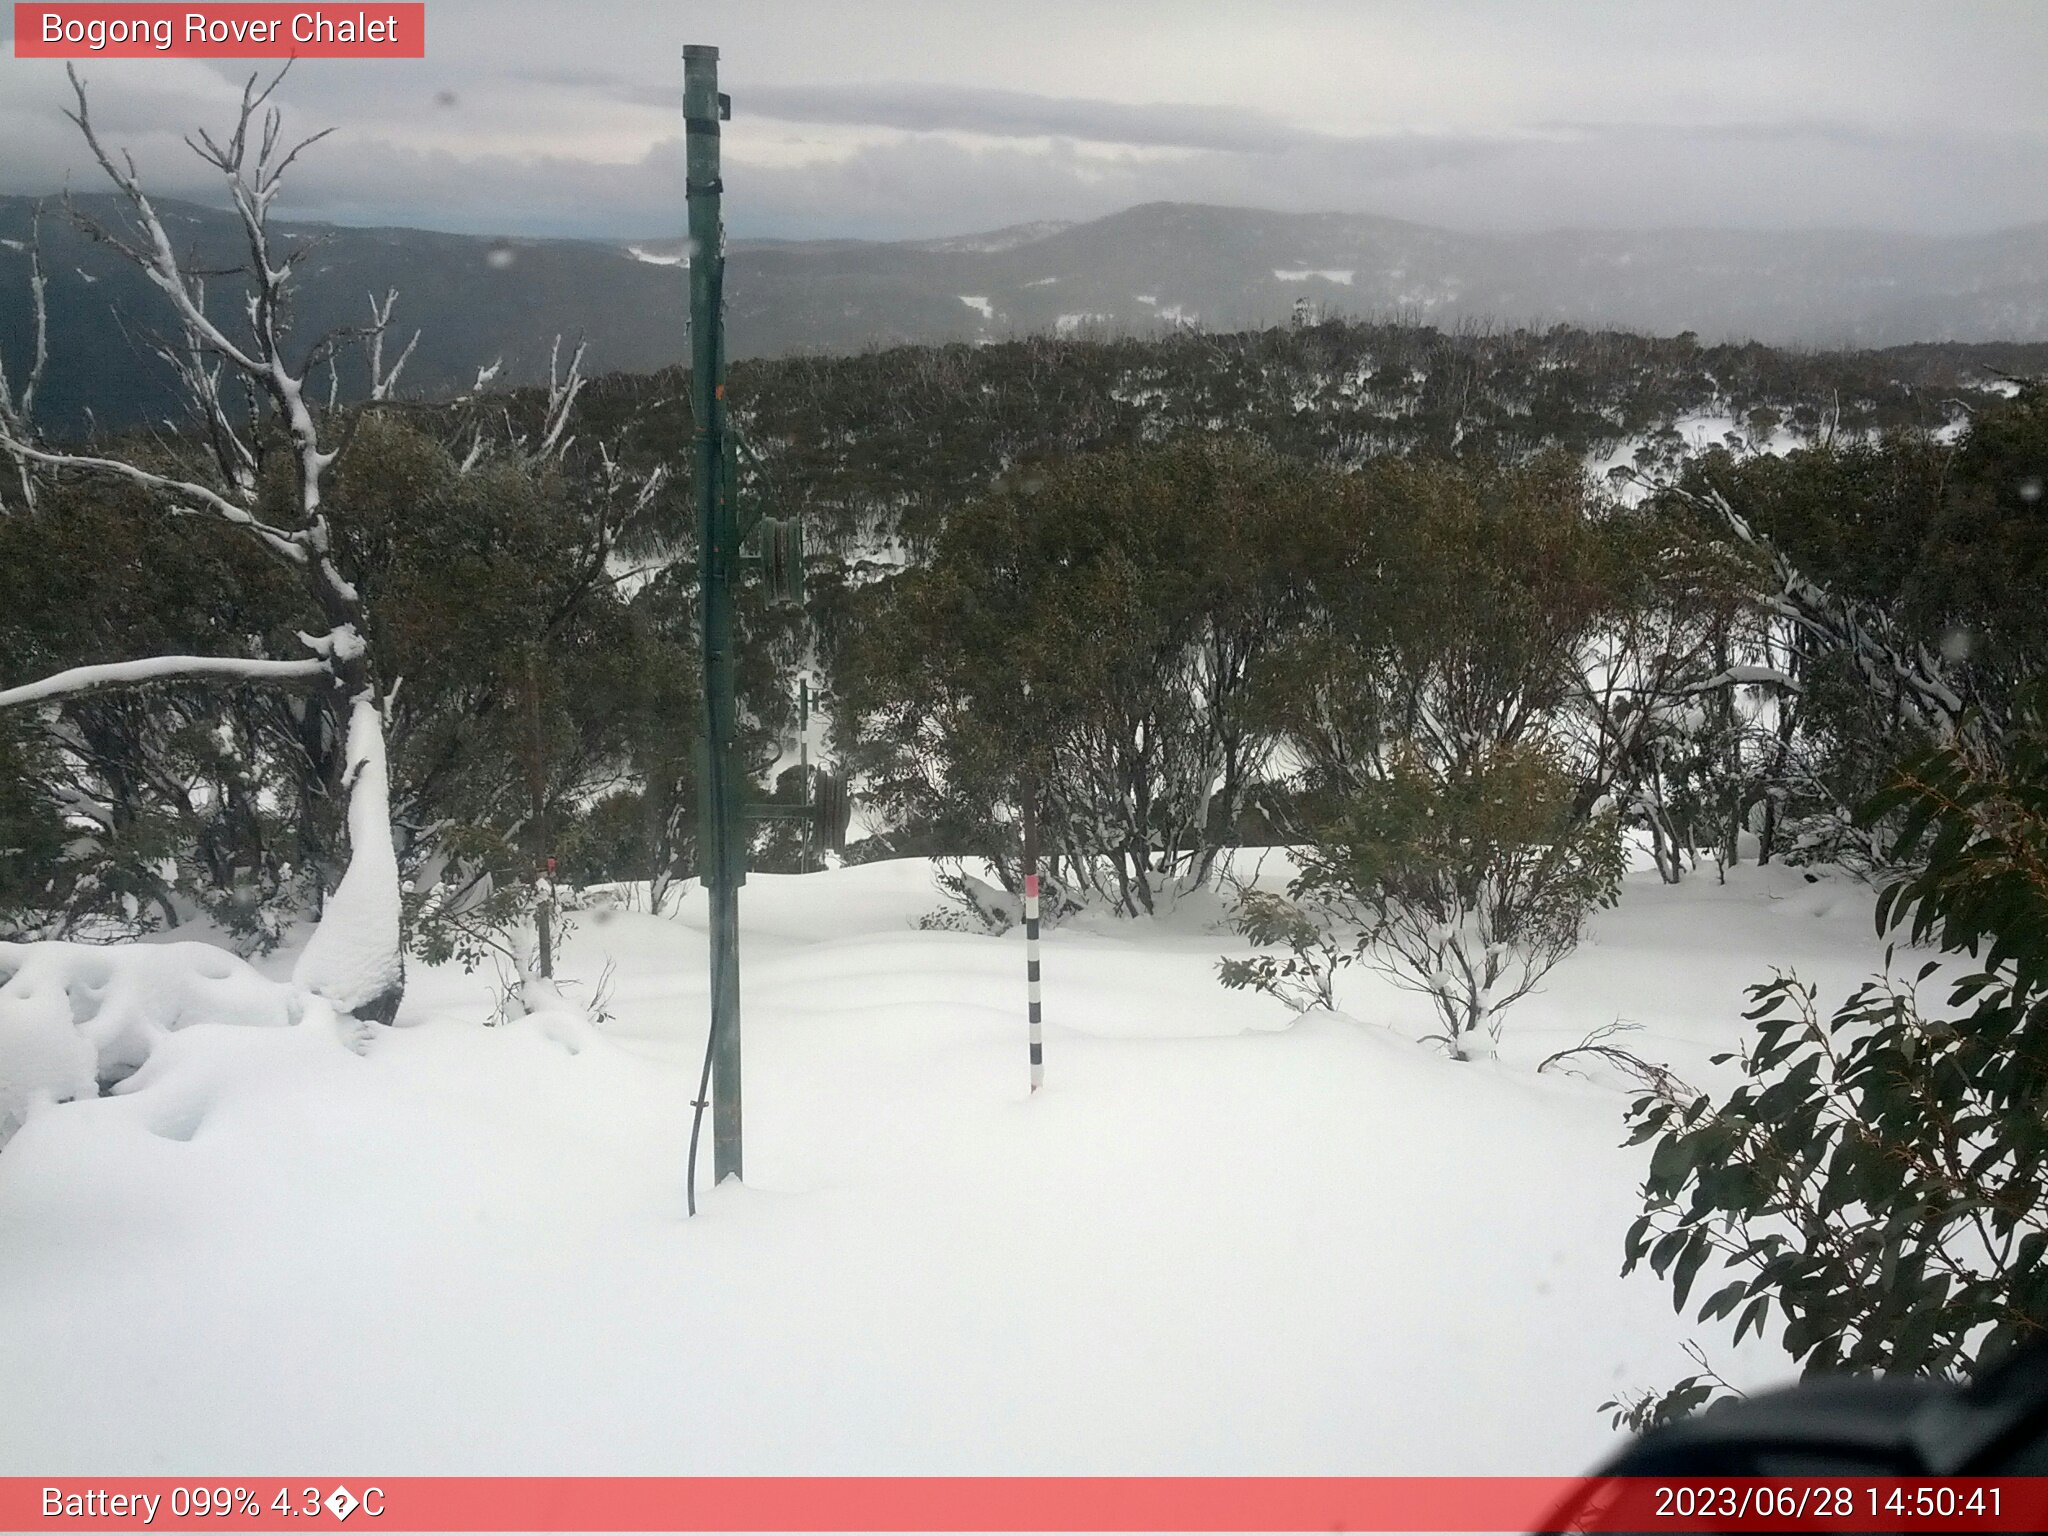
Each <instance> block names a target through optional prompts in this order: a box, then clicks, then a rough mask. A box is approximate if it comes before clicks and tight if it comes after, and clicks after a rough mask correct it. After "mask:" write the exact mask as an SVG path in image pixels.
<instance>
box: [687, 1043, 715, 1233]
mask: <svg viewBox="0 0 2048 1536" xmlns="http://www.w3.org/2000/svg"><path fill="white" fill-rule="evenodd" d="M716 1043H717V1036H716V1034H715V1033H714V1032H713V1031H712V1030H710V1029H707V1030H705V1031H704V1071H703V1074H702V1075H701V1076H700V1077H699V1078H698V1079H697V1097H696V1098H694V1099H692V1100H691V1101H690V1102H691V1104H692V1105H693V1106H695V1109H696V1113H694V1114H693V1115H691V1116H690V1166H689V1170H688V1171H687V1172H686V1173H685V1174H684V1175H683V1194H684V1198H685V1200H686V1202H687V1203H688V1205H689V1208H690V1214H691V1215H692V1216H694V1215H696V1214H697V1138H698V1137H699V1136H700V1135H702V1134H703V1131H704V1111H705V1109H706V1108H707V1107H708V1106H709V1105H710V1103H711V1048H712V1046H713V1045H714V1044H716Z"/></svg>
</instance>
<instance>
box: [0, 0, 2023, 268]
mask: <svg viewBox="0 0 2048 1536" xmlns="http://www.w3.org/2000/svg"><path fill="white" fill-rule="evenodd" d="M371 8H372V9H374V6H373V7H371ZM9 12H10V13H11V7H10V8H9ZM427 24H428V43H427V57H426V58H425V59H424V60H421V61H404V62H374V63H373V62H364V61H358V60H311V61H307V62H305V63H301V64H299V65H297V66H295V68H294V69H293V71H292V74H291V76H290V78H289V79H288V80H287V81H286V83H285V87H284V89H283V90H282V92H281V96H282V98H283V100H284V102H285V105H286V108H287V111H288V114H289V118H290V123H289V126H292V127H298V128H303V129H306V130H311V129H313V128H317V127H326V126H328V125H334V126H336V127H337V129H338V131H337V132H336V133H335V135H334V136H333V137H332V138H331V139H329V140H328V141H326V142H325V143H323V144H322V145H320V146H319V147H318V148H317V149H316V150H314V151H311V152H309V156H308V158H307V159H306V160H305V161H303V162H302V165H303V167H304V168H303V171H302V172H298V173H296V174H295V176H294V179H293V180H292V181H291V182H290V184H289V187H288V190H287V193H286V195H285V198H284V199H283V202H282V204H281V207H280V211H281V212H283V213H285V214H286V215H288V216H297V217H305V218H321V219H332V220H336V221H340V222H345V223H358V224H360V223H390V224H408V225H420V226H425V227H429V228H440V229H451V230H463V231H471V232H478V233H511V234H579V235H581V234H587V235H610V236H619V235H623V236H651V235H667V234H674V233H677V232H679V231H680V229H681V227H682V221H683V212H682V173H681V165H682V134H681V129H682V123H681V85H680V82H681V72H682V64H681V57H680V55H681V50H682V47H683V45H684V44H685V43H713V44H716V45H718V47H719V48H720V50H721V53H722V56H723V57H722V64H721V69H722V84H723V86H724V89H725V90H726V91H728V92H729V93H730V94H731V96H732V97H733V102H734V109H733V120H732V121H731V122H730V123H728V124H727V125H726V130H725V140H724V152H725V185H726V218H727V224H728V227H729V228H730V229H731V231H732V232H733V233H734V234H735V235H741V236H744V235H781V236H795V237H814V236H859V237H870V238H899V237H908V236H923V235H939V234H956V233H963V232H966V231H971V230H982V229H991V228H995V227H998V226H1001V225H1005V224H1013V223H1019V222H1023V221H1026V220H1036V219H1079V218H1088V217H1092V216H1095V215H1098V214H1102V213H1107V212H1111V211H1114V210H1116V209H1119V208H1124V207H1129V206H1130V205H1132V204H1135V203H1141V202H1149V201H1153V200H1157V199H1175V200H1185V201H1200V202H1214V203H1231V204H1241V205H1250V206H1257V207H1266V208H1279V209H1290V210H1341V211H1353V212H1370V213H1383V214H1391V215H1395V216H1398V217H1403V218H1410V219H1417V220H1422V221H1425V222H1430V223H1438V224H1445V225H1450V226H1453V227H1457V228H1464V229H1495V228H1543V227H1558V226H1570V225H1599V226H1610V227H1614V226H1619V227H1630V226H1671V225H1706V226H1744V227H1810V226H1816V225H1826V226H1864V227H1876V228H1886V229H1903V230H1918V231H1925V232H1928V233H1953V232H1961V231H1970V230H1980V229H1987V228H1993V227H1997V226H2001V225H2009V224H2018V223H2030V222H2036V221H2042V220H2048V3H2039V0H1930V3H1895V0H1835V3H1829V0H1717V3H1712V4H1703V3H1700V0H1546V3H1537V0H1497V3H1496V0H1421V3H1396V0H1122V3H1110V0H1081V3H1067V0H993V3H989V0H949V3H931V0H822V3H820V0H743V3H721V0H690V3H664V0H641V3H634V0H577V3H573V4H572V3H544V0H428V5H427ZM11 25H12V22H11V19H7V18H0V28H10V29H11ZM82 68H83V69H84V71H85V74H86V78H87V81H88V84H89V86H90V87H91V89H92V91H93V99H94V105H95V112H96V114H97V115H98V117H99V118H100V119H101V126H102V129H103V132H104V133H105V136H106V137H108V138H109V139H112V140H116V141H118V142H121V143H124V144H126V145H128V146H129V147H130V148H132V149H133V150H134V152H135V155H136V158H137V160H138V162H139V163H140V164H141V166H142V169H143V171H144V174H145V176H146V178H147V179H148V181H149V184H150V185H151V186H152V187H153V188H160V189H161V190H163V191H164V192H166V193H183V194H187V195H206V194H207V193H208V191H209V190H210V189H209V188H208V186H207V184H206V183H205V182H204V181H202V180H201V179H200V178H199V177H198V175H197V174H196V171H195V162H194V161H193V160H192V157H191V154H190V152H189V151H188V150H186V149H185V148H184V147H183V146H182V144H181V143H180V142H179V136H180V135H181V134H183V133H184V132H186V131H189V130H190V129H191V128H193V127H195V126H198V125H202V124H209V125H210V124H216V123H219V122H220V121H222V118H223V114H224V113H226V112H227V111H228V110H229V109H230V108H231V105H232V102H233V99H234V97H235V95H236V94H237V91H238V83H239V79H240V75H241V73H242V72H243V69H242V68H241V67H239V66H238V65H237V64H235V63H234V62H232V61H197V60H193V61H182V60H173V61H156V60H148V61H123V60H104V61H94V62H90V63H87V64H85V65H84V66H82ZM66 99H67V88H66V86H65V84H64V79H63V66H62V65H61V64H60V63H57V62H54V61H47V60H21V59H15V58H13V57H12V46H11V37H10V40H9V47H8V49H7V51H6V56H5V57H0V145H5V146H6V150H5V153H4V158H0V191H7V192H31V193H34V192H47V191H50V190H53V189H55V188H56V187H58V186H59V185H61V184H62V182H63V180H64V178H65V176H66V174H67V172H68V173H69V174H70V176H71V178H72V181H73V184H74V185H76V186H81V187H83V186H88V185H91V184H92V183H93V181H94V177H95V176H96V175H97V173H96V172H92V173H91V174H88V172H89V169H90V168H89V164H88V162H87V161H86V160H85V159H84V157H83V156H82V154H81V152H80V146H79V145H78V143H77V140H76V135H75V133H74V131H73V130H72V128H71V126H70V125H69V124H68V123H66V122H65V121H64V120H63V119H62V118H61V117H60V116H59V108H60V106H61V105H62V104H63V103H64V101H65V100H66Z"/></svg>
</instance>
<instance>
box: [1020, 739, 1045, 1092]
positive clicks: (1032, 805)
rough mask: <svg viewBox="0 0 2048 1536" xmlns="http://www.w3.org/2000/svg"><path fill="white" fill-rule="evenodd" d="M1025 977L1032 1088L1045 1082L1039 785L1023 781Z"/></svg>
mask: <svg viewBox="0 0 2048 1536" xmlns="http://www.w3.org/2000/svg"><path fill="white" fill-rule="evenodd" d="M1024 977H1025V986H1026V992H1027V995H1028V997H1029V1000H1030V1002H1029V1006H1030V1015H1031V1091H1032V1092H1033V1093H1036V1092H1038V1090H1039V1089H1040V1088H1042V1087H1043V1086H1044V1085H1045V1033H1044V1024H1043V1021H1042V1020H1041V1018H1040V1016H1039V1011H1038V786H1037V785H1036V784H1034V783H1032V782H1031V781H1030V780H1028V779H1027V780H1026V781H1025V784H1024Z"/></svg>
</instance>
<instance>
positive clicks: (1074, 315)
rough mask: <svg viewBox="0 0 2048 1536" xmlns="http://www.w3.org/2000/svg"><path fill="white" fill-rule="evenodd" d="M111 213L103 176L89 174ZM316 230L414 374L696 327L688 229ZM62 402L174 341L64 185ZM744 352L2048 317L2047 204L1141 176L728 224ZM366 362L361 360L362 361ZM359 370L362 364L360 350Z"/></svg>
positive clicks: (610, 348) (675, 355)
mask: <svg viewBox="0 0 2048 1536" xmlns="http://www.w3.org/2000/svg"><path fill="white" fill-rule="evenodd" d="M79 202H80V204H81V206H82V207H84V208H86V209H87V210H88V211H92V212H95V213H97V214H99V215H101V216H103V217H105V216H109V215H110V214H112V213H113V212H114V211H115V210H114V209H113V207H112V200H111V199H109V198H106V197H100V196H94V197H86V198H81V199H79ZM159 206H160V207H161V208H162V209H163V211H164V213H165V214H166V217H167V218H168V220H169V221H170V222H171V224H172V229H173V234H174V236H175V237H176V238H177V239H179V240H180V241H182V242H184V243H185V244H187V245H188V246H189V247H190V249H191V250H192V251H193V252H194V253H195V256H196V257H197V258H198V260H199V261H200V262H202V263H206V264H212V265H217V266H228V265H232V264H233V262H234V261H235V259H236V234H235V229H234V227H233V224H232V221H231V220H230V218H229V216H228V215H227V214H225V213H224V212H221V211H218V210H214V209H210V208H204V207H200V206H197V205H194V204H188V203H180V202H176V201H171V200H165V201H164V202H162V203H161V204H160V205H159ZM31 208H32V202H31V200H30V199H27V198H21V197H0V359H4V360H5V362H6V363H7V365H8V367H9V369H10V371H11V372H14V373H15V375H16V376H17V377H18V376H19V370H20V369H21V368H22V367H23V366H24V365H25V362H26V358H27V355H28V351H29V346H30V328H29V309H28V300H27V282H26V276H27V269H26V262H25V259H24V257H23V255H22V249H23V247H22V242H24V241H25V240H26V239H27V237H28V232H29V223H30V217H31ZM283 230H284V232H285V233H287V234H291V235H295V236H301V237H315V236H317V237H318V238H319V240H320V245H319V249H318V250H317V251H316V252H315V253H314V254H313V255H312V256H311V257H310V258H309V259H308V260H307V262H306V263H305V266H304V268H303V269H302V283H301V290H300V298H299V311H298V315H297V317H296V318H297V323H298V326H299V329H300V332H301V334H303V335H305V336H306V337H308V338H309V339H310V338H311V337H312V336H313V335H316V334H318V333H319V332H321V331H324V330H326V329H328V328H331V327H333V326H338V325H350V324H360V323H361V322H362V321H363V319H364V318H365V317H366V311H367V306H368V295H369V294H371V293H373V292H374V293H377V294H382V293H383V292H384V291H385V290H386V289H387V288H390V287H396V288H398V289H399V290H400V295H401V297H400V302H399V307H398V323H399V324H401V325H402V326H403V328H404V330H403V334H404V335H407V336H409V335H410V334H411V331H412V329H413V328H415V327H417V328H418V329H419V330H420V331H421V333H422V335H421V340H420V344H419V348H418V351H417V352H416V354H415V356H414V358H413V361H412V363H411V365H410V366H409V368H408V371H407V374H406V378H405V386H406V390H407V392H409V393H417V394H423V395H429V396H445V395H450V394H454V393H459V392H462V391H464V390H467V389H469V388H471V387H473V385H474V383H475V379H476V375H477V371H478V370H479V369H481V368H483V367H485V366H487V365H489V364H490V363H492V362H493V361H494V360H497V359H499V358H502V359H503V363H504V366H503V368H502V370H501V371H500V372H499V373H498V374H497V375H496V379H495V384H496V387H501V388H502V387H507V386H513V385H519V384H527V383H532V382H534V381H535V380H536V379H538V378H541V377H544V376H545V374H546V370H547V359H548V350H549V344H550V342H551V341H552V339H553V338H554V337H555V336H556V335H557V334H558V333H559V334H561V335H564V336H566V337H569V338H576V337H582V338H585V339H587V341H588V342H589V359H588V367H589V369H590V370H591V371H593V372H602V371H611V370H628V371H634V372H645V371H650V370H652V369H656V368H659V367H662V366H665V365H668V364H671V363H674V362H676V361H678V360H679V359H681V358H682V357H683V355H684V351H685V334H684V333H685V319H684V316H685V308H686V286H685V266H684V251H683V248H682V245H681V242H678V241H661V240H645V241H636V242H610V241H594V240H539V239H523V238H514V237H507V238H503V239H486V238H478V237H474V236H465V235H448V234H439V233H435V232H431V231H426V230H415V229H366V228H352V227H343V226H329V225H285V226H283ZM43 244H44V257H45V264H46V266H47V267H48V269H49V271H50V274H51V278H50V306H51V352H52V359H51V364H50V372H49V376H48V379H47V381H46V383H45V387H44V392H43V408H44V419H45V420H46V422H47V423H48V424H49V425H50V426H51V428H52V429H53V430H58V431H64V430H73V429H75V428H77V427H78V426H80V425H82V424H83V423H84V421H85V419H86V413H87V411H88V408H89V409H90V411H91V412H92V413H93V416H94V418H95V419H97V420H98V421H99V422H100V423H101V424H102V425H107V426H119V425H128V424H132V423H134V422H137V421H146V420H150V419H154V418H156V417H158V416H161V415H163V414H164V413H165V412H166V411H167V410H169V409H171V408H172V406H173V404H174V397H173V396H172V395H171V393H170V390H169V379H168V376H167V372H166V370H165V369H164V368H163V367H162V366H161V364H159V363H156V362H155V361H154V360H152V359H149V358H147V357H146V356H144V355H140V354H139V353H138V352H137V350H136V348H135V346H134V345H133V344H132V343H131V341H130V340H129V338H128V335H127V334H125V333H124V331H123V328H122V321H123V320H124V319H125V321H126V322H127V325H128V327H129V329H130V330H131V331H132V330H134V329H136V328H138V327H142V328H146V327H148V326H151V325H153V324H156V323H158V322H159V321H160V319H161V311H160V310H159V309H158V307H157V305H156V303H155V301H154V296H153V295H152V293H151V292H150V290H149V289H148V287H147V285H146V284H145V283H143V282H142V281H141V280H140V279H139V278H138V277H137V276H136V275H135V274H134V273H133V272H132V271H130V270H129V269H128V268H126V266H125V265H124V264H123V263H122V262H121V260H120V259H119V258H118V256H117V255H116V254H115V253H113V252H112V251H109V250H108V249H106V248H105V247H104V246H100V245H96V244H93V243H92V242H90V241H88V240H86V239H85V238H83V237H82V236H81V235H80V234H79V233H78V232H77V231H76V230H75V229H73V228H72V227H71V226H70V224H69V222H68V221H67V220H65V219H64V218H63V217H62V214H61V210H56V209H52V210H51V211H50V212H49V214H48V215H47V216H46V217H45V220H44V224H43ZM726 294H727V303H728V320H729V326H730V336H729V350H730V352H731V354H732V355H733V356H734V357H773V356H786V355H790V354H798V353H817V352H825V353H835V352H851V351H859V350H862V349H864V348H868V347H876V346H891V345H897V344H905V343H945V342H954V341H958V342H978V341H992V340H1000V339H1003V338H1006V337H1010V336H1016V335H1024V334H1032V333H1038V332H1050V333H1053V334H1088V333H1096V332H1111V333H1121V332H1134V333H1145V332H1148V331H1154V330H1161V331H1163V330H1172V329H1176V328H1185V327H1200V328H1203V329H1208V330H1241V329H1258V328H1263V327H1267V326H1272V325H1279V324H1285V323H1287V322H1288V320H1289V319H1290V317H1291V316H1292V315H1293V314H1294V312H1295V309H1296V306H1297V304H1300V303H1305V304H1306V305H1307V306H1308V307H1309V308H1310V310H1311V311H1312V312H1314V313H1318V314H1327V315H1332V316H1336V315H1357V316H1382V317H1389V316H1395V317H1402V318H1406V319H1409V320H1413V321H1418V322H1423V323H1428V324H1434V325H1438V326H1444V327H1448V326H1453V325H1457V324H1461V323H1480V324H1492V325H1503V326H1517V325H1529V326H1537V327H1542V326H1547V325H1551V324H1558V323H1567V324H1573V325H1580V326H1587V327H1596V328H1611V329H1618V330H1633V331H1641V332H1647V333H1650V334H1665V335H1669V334H1675V333H1678V332H1681V331H1693V332H1696V333H1698V335H1699V336H1700V337H1701V338H1702V339H1703V340H1707V341H1715V340H1721V339H1736V338H1744V339H1746V338H1754V339H1757V340H1762V341H1765V342H1769V343H1772V344H1777V345H1786V344H1792V345H1802V346H1810V347H1880V346H1891V345H1899V344H1904V343H1909V342H1917V341H1938V340H1956V341H2038V340H2044V339H2048V225H2035V226H2026V227H2022V228H2016V229H2007V230H2001V231H1997V232H1994V233H1991V234H1984V235H1972V236H1960V237H1949V238H1940V237H1928V236H1910V235H1897V234H1884V233H1874V232H1857V231H1811V232H1767V231H1726V230H1722V231H1709V230H1692V231H1687V230H1663V231H1598V230H1578V231H1556V232H1550V233H1541V234H1509V235H1499V234H1492V235H1489V234H1472V233H1465V232H1458V231H1452V230H1445V229H1438V228H1433V227H1430V226H1427V225H1420V224H1410V223H1405V222H1402V221H1400V220H1396V219H1387V218H1380V217H1376V216H1372V215H1363V214H1335V213H1327V214H1288V213H1270V212H1262V211H1259V210H1256V209H1245V208H1222V207H1210V206H1205V205H1197V204H1185V203H1150V204H1145V205H1143V206H1140V207H1136V208H1131V209H1128V210H1126V211H1124V212H1122V213H1118V214H1112V215H1110V216H1108V217H1106V218H1101V219H1095V220H1091V221H1088V222H1086V223H1077V224H1063V223H1057V222H1054V223H1039V224H1025V225H1017V226H1013V227H1011V228H1007V229H1001V230H993V231H988V232H986V233H982V234H972V235H961V236H954V237H948V238H944V239H936V240H916V241H899V242H877V241H858V240H820V241H801V240H794V241H793V240H772V241H771V240H735V241H733V242H732V243H731V245H730V247H729V250H728V267H727V276H726ZM356 371H357V373H358V374H359V373H360V367H359V366H358V369H357V370H356ZM340 384H341V389H342V392H343V394H344V395H353V394H357V393H360V390H361V387H362V380H361V378H360V377H352V376H350V374H349V373H348V372H347V371H344V373H343V376H342V378H341V381H340Z"/></svg>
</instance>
